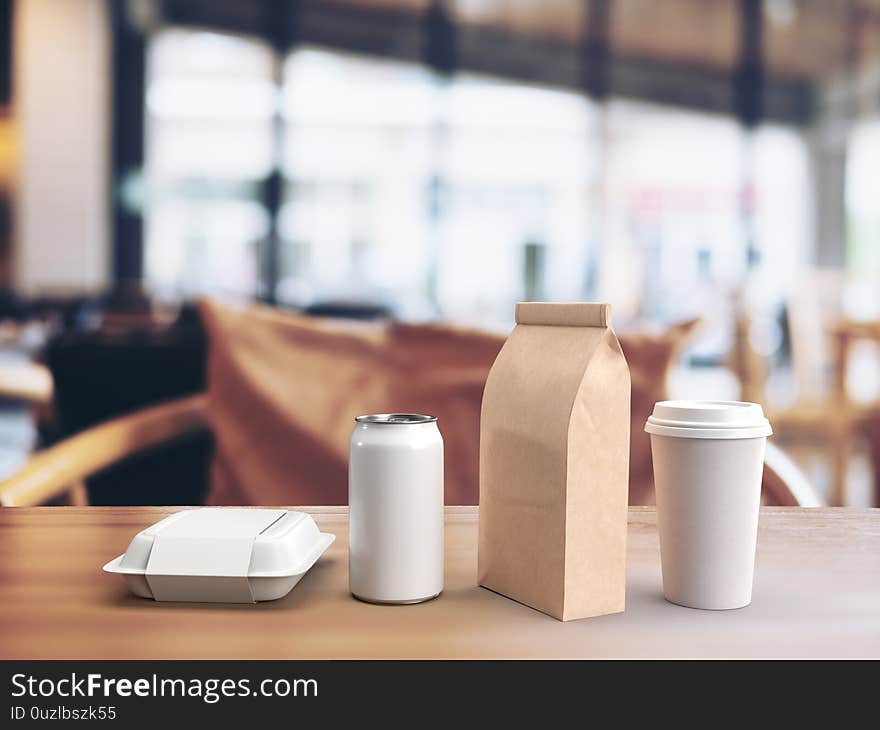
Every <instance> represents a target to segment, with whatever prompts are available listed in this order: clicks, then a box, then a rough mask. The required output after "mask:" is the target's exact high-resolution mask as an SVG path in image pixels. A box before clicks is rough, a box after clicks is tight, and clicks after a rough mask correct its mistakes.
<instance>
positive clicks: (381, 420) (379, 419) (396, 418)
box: [354, 413, 437, 426]
mask: <svg viewBox="0 0 880 730" xmlns="http://www.w3.org/2000/svg"><path fill="white" fill-rule="evenodd" d="M354 420H355V421H357V422H358V423H377V424H382V425H387V426H411V425H413V424H418V423H434V422H435V421H436V420H437V416H428V415H425V414H424V413H372V414H370V415H367V416H357V417H356V418H355V419H354Z"/></svg>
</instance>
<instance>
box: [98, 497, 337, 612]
mask: <svg viewBox="0 0 880 730" xmlns="http://www.w3.org/2000/svg"><path fill="white" fill-rule="evenodd" d="M333 539H334V536H333V535H329V534H325V533H321V532H319V531H318V527H317V525H315V522H314V520H313V519H312V518H311V516H310V515H307V514H305V513H302V512H291V511H288V510H283V509H274V510H270V509H219V508H207V509H197V510H188V511H183V512H178V513H176V514H174V515H171V516H170V517H167V518H166V519H164V520H162V521H161V522H158V523H156V524H155V525H153V526H151V527H149V528H147V529H146V530H143V531H141V532H139V533H138V534H137V535H135V537H134V538H133V539H132V541H131V543H130V544H129V547H128V550H126V552H125V554H123V555H120V556H119V557H117V558H115V559H114V560H111V561H110V562H109V563H107V565H105V566H104V570H105V571H107V572H108V573H120V574H122V575H123V577H124V578H125V580H126V582H127V583H128V585H129V588H130V589H131V590H132V592H133V593H135V594H136V595H138V596H142V597H145V598H154V599H155V600H157V601H205V602H223V603H254V602H256V601H266V600H273V599H276V598H280V597H282V596H284V595H286V594H287V593H288V592H289V591H290V590H291V589H292V588H293V586H295V585H296V583H297V582H299V580H300V579H301V578H302V576H303V575H304V574H305V573H306V572H307V571H308V570H309V568H311V567H312V565H313V564H314V563H315V562H316V561H317V559H318V558H319V557H320V556H321V555H322V554H323V553H324V551H325V550H326V549H327V548H328V547H329V546H330V544H331V543H332V542H333Z"/></svg>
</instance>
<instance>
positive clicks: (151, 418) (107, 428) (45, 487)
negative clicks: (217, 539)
mask: <svg viewBox="0 0 880 730" xmlns="http://www.w3.org/2000/svg"><path fill="white" fill-rule="evenodd" d="M207 429H209V419H208V409H207V401H206V398H205V396H204V395H198V396H191V397H189V398H182V399H179V400H176V401H171V402H169V403H163V404H161V405H158V406H153V407H151V408H146V409H144V410H142V411H138V412H137V413H132V414H129V415H127V416H122V417H120V418H116V419H113V420H111V421H108V422H107V423H104V424H101V425H99V426H95V427H94V428H90V429H87V430H86V431H83V432H82V433H79V434H77V435H76V436H72V437H71V438H69V439H66V440H65V441H63V442H61V443H59V444H56V445H55V446H52V447H50V448H48V449H46V450H45V451H42V452H40V453H38V454H36V455H35V456H34V457H33V458H32V459H31V461H30V462H29V463H28V464H27V466H25V467H24V468H23V469H22V470H20V471H19V472H18V473H16V474H15V475H14V476H12V477H11V478H9V479H7V480H6V481H4V482H2V483H0V506H4V507H26V506H34V505H41V504H45V503H47V502H50V501H53V500H58V499H63V500H66V501H67V502H68V503H69V504H87V501H86V499H85V498H86V492H85V490H84V488H83V486H82V485H83V483H84V481H85V480H86V479H88V478H89V477H92V476H94V475H95V474H98V473H100V472H101V471H103V470H105V469H107V468H109V467H111V466H113V465H114V464H117V463H119V462H121V461H124V460H126V459H130V458H132V457H136V456H138V455H140V454H143V453H148V452H149V451H150V450H152V449H155V448H157V447H160V446H162V445H167V444H168V443H174V442H175V441H179V440H180V439H182V438H187V437H189V436H192V435H194V434H199V433H204V432H205V431H206V430H207ZM763 490H764V502H765V503H767V504H773V505H783V506H800V507H819V506H821V505H822V500H821V499H820V498H819V497H818V496H817V495H816V493H815V492H814V491H813V489H812V488H811V487H810V485H809V483H808V482H807V480H806V479H805V478H804V476H803V475H802V474H801V473H800V471H799V470H798V468H797V466H796V465H795V464H794V463H793V462H792V461H791V460H790V459H789V458H788V457H787V456H785V454H784V453H783V452H782V451H780V450H779V449H777V448H776V447H774V446H773V445H772V444H768V448H767V456H766V461H765V464H764V482H763ZM291 497H294V498H295V495H291ZM294 501H295V500H294Z"/></svg>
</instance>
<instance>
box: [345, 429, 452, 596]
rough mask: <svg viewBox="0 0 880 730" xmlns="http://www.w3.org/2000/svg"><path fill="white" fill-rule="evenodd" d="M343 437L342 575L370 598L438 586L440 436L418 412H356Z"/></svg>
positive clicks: (423, 592)
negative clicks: (345, 532)
mask: <svg viewBox="0 0 880 730" xmlns="http://www.w3.org/2000/svg"><path fill="white" fill-rule="evenodd" d="M355 421H356V423H355V428H354V432H353V433H352V435H351V441H350V444H349V464H348V504H349V509H350V515H349V520H350V524H349V550H348V578H349V587H350V590H351V593H352V595H354V597H355V598H359V599H361V600H362V601H369V602H370V603H421V602H422V601H428V600H430V599H432V598H435V597H436V596H438V595H439V594H440V592H441V591H442V590H443V437H442V436H441V435H440V430H439V429H438V428H437V418H436V417H435V416H426V415H422V414H418V413H380V414H374V415H369V416H358V417H357V418H356V419H355Z"/></svg>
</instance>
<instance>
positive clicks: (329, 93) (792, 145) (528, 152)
mask: <svg viewBox="0 0 880 730" xmlns="http://www.w3.org/2000/svg"><path fill="white" fill-rule="evenodd" d="M278 69H280V71H279V70H278ZM147 102H148V114H149V116H148V144H147V168H148V181H149V187H148V190H149V196H148V202H149V208H148V215H147V246H146V275H147V280H148V282H149V283H150V284H151V285H152V286H153V287H154V288H158V289H160V290H163V291H168V292H169V293H173V294H176V295H180V296H185V295H189V294H192V293H194V292H202V291H208V292H227V293H237V294H243V295H251V296H253V295H259V294H262V293H265V292H266V291H267V290H268V288H269V282H267V281H265V276H267V275H268V273H267V268H266V267H265V266H263V265H262V264H263V262H264V261H265V256H266V250H265V246H266V245H268V244H267V242H268V241H269V240H270V237H269V235H268V233H269V231H270V228H271V224H272V220H271V217H272V216H276V217H277V220H276V221H275V222H276V224H277V231H278V234H279V235H278V238H277V246H278V251H277V262H278V265H277V272H276V273H277V286H276V287H275V293H276V295H277V298H278V300H279V301H280V302H282V303H284V304H288V305H294V306H308V305H310V304H313V303H316V302H322V301H327V300H339V299H345V300H361V301H368V302H371V303H383V304H386V305H388V306H389V307H390V308H391V309H392V310H393V311H394V312H395V313H396V314H397V315H398V316H400V317H402V318H407V319H429V318H438V317H439V318H444V319H451V320H457V321H466V322H469V323H473V324H480V325H490V326H492V325H499V326H506V325H509V324H510V321H511V316H512V311H513V306H512V305H513V303H514V302H515V301H517V300H521V299H555V300H572V299H585V298H596V297H601V298H603V299H607V300H608V301H611V302H612V304H614V306H615V310H616V316H615V318H616V321H618V322H620V323H625V322H626V321H628V320H637V319H638V320H645V319H649V320H654V321H658V322H669V321H675V320H678V319H682V318H684V317H688V316H693V315H696V314H700V315H701V316H702V317H703V318H705V319H710V320H711V319H714V320H716V322H717V323H718V324H719V325H720V326H717V327H713V328H707V329H711V330H712V331H713V332H714V333H715V334H714V335H713V337H714V339H713V341H712V342H706V343H704V344H703V347H704V348H705V350H706V354H707V355H710V356H712V357H715V356H717V355H718V354H719V353H722V352H724V351H725V350H726V348H727V347H728V346H729V340H730V332H731V321H732V317H731V315H732V311H733V307H734V302H733V296H734V293H736V292H741V291H743V290H744V291H745V292H746V296H747V297H750V298H751V301H750V302H749V304H750V306H754V307H757V308H759V309H763V310H767V311H771V310H773V308H777V309H778V307H779V305H780V303H781V302H782V301H783V300H784V298H785V296H786V295H787V293H788V291H789V290H790V288H791V286H792V284H793V283H794V281H795V280H796V276H797V272H798V270H799V267H800V265H801V262H802V259H803V258H804V257H805V256H806V252H807V250H808V245H807V243H808V241H809V237H810V235H811V231H810V215H809V189H808V187H809V186H808V170H807V162H806V151H805V145H804V142H803V140H802V138H801V136H800V135H799V134H798V133H797V132H795V131H793V130H791V129H789V128H784V127H778V126H764V127H761V128H759V129H758V130H756V131H751V132H746V131H745V130H744V129H743V128H742V127H741V125H739V124H738V123H737V122H736V121H735V120H734V119H733V118H731V117H725V116H721V115H711V114H704V113H697V112H692V111H684V110H679V109H672V108H665V107H660V106H657V105H653V104H646V103H636V102H631V101H623V100H619V99H616V100H613V101H611V102H608V103H605V104H598V103H596V102H593V101H591V100H588V99H587V98H586V97H585V96H584V95H583V94H579V93H576V92H572V91H564V90H560V89H553V88H548V87H541V86H534V85H529V84H525V83H516V82H511V81H502V80H499V79H495V78H490V77H486V76H480V75H476V74H471V73H458V74H455V75H454V76H452V77H451V78H441V77H438V76H437V75H435V74H433V73H432V72H430V71H429V70H428V69H427V68H425V67H424V66H421V65H419V64H415V63H406V62H401V61H393V60H387V59H376V58H369V57H364V56H357V55H352V54H347V53H342V52H337V51H331V50H327V49H320V48H315V47H300V48H297V49H296V50H295V51H293V52H292V53H290V54H288V55H287V56H286V57H285V58H284V59H280V58H278V57H277V56H276V55H275V54H274V52H273V51H272V50H271V49H270V48H269V47H268V46H267V45H265V44H264V43H262V42H260V41H257V40H253V39H248V38H245V37H235V36H226V35H219V34H214V33H205V32H198V31H186V30H168V31H164V32H162V33H160V34H158V35H157V36H156V37H155V39H154V40H153V41H152V44H151V49H150V55H149V79H148V99H147ZM275 124H279V125H281V129H282V130H283V133H282V134H280V135H277V134H275V132H274V131H273V130H274V129H275V127H274V125H275ZM276 168H277V169H279V170H280V173H281V179H282V181H283V182H282V194H281V200H280V204H279V205H278V209H277V210H269V209H267V207H266V202H263V201H267V202H268V201H269V200H270V197H267V196H265V195H264V192H265V187H264V185H265V184H266V181H267V180H268V179H269V178H270V176H271V175H272V173H273V171H274V170H275V169H276ZM853 174H856V173H855V172H854V173H853ZM682 292H686V293H687V296H682V294H681V293H682ZM722 323H723V324H722Z"/></svg>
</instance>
